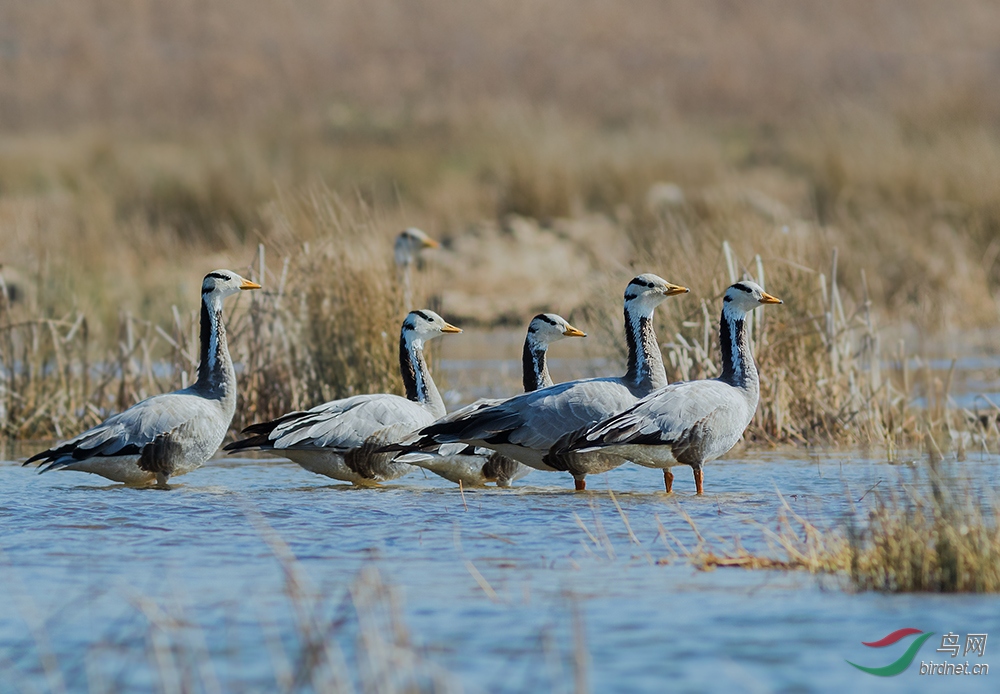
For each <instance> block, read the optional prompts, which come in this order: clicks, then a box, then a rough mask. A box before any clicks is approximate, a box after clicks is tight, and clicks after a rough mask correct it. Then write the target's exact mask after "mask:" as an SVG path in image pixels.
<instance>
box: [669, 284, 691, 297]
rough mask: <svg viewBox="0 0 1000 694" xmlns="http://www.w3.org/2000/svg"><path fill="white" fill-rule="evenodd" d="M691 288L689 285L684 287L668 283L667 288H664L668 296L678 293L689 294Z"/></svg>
mask: <svg viewBox="0 0 1000 694" xmlns="http://www.w3.org/2000/svg"><path fill="white" fill-rule="evenodd" d="M689 291H691V290H690V289H688V288H687V287H682V286H680V285H679V284H669V283H668V284H667V288H666V289H664V290H663V293H664V294H665V295H666V296H675V295H677V294H687V293H688V292H689Z"/></svg>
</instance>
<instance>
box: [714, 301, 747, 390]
mask: <svg viewBox="0 0 1000 694" xmlns="http://www.w3.org/2000/svg"><path fill="white" fill-rule="evenodd" d="M745 332H746V331H745V323H744V320H743V319H742V318H735V319H732V320H730V319H727V318H726V314H725V313H723V314H722V320H720V321H719V349H720V350H721V352H722V376H721V377H720V378H721V379H722V380H723V381H725V382H726V383H728V384H730V385H733V386H737V387H743V386H744V385H746V380H747V372H748V369H747V364H746V358H747V355H746V353H745V350H746V349H749V345H747V344H746V334H745Z"/></svg>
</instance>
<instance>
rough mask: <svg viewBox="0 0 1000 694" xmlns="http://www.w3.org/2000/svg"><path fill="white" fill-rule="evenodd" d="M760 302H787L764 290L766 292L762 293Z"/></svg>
mask: <svg viewBox="0 0 1000 694" xmlns="http://www.w3.org/2000/svg"><path fill="white" fill-rule="evenodd" d="M760 303H762V304H783V303H785V302H784V301H782V300H781V299H779V298H778V297H776V296H771V295H770V294H768V293H767V292H764V293H762V294H761V295H760Z"/></svg>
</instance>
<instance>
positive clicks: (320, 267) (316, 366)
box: [0, 0, 1000, 447]
mask: <svg viewBox="0 0 1000 694" xmlns="http://www.w3.org/2000/svg"><path fill="white" fill-rule="evenodd" d="M112 5H113V3H109V2H107V1H106V0H87V1H85V2H78V3H70V2H68V1H67V2H53V3H41V4H39V3H29V4H27V5H23V6H21V5H17V6H15V5H9V6H5V7H3V8H0V76H2V77H3V78H4V79H0V124H3V125H4V126H5V127H6V129H5V131H4V133H3V134H2V135H0V153H2V155H3V156H0V260H2V263H3V273H4V277H5V278H6V279H7V281H8V282H10V283H11V285H12V286H14V285H16V286H17V287H18V288H19V290H20V291H21V297H20V300H19V301H18V302H16V303H14V304H12V305H10V306H5V307H3V312H2V314H0V321H2V322H0V331H3V335H4V336H5V337H4V339H5V340H6V342H5V343H4V346H3V347H2V350H0V367H2V376H3V378H4V379H5V383H6V385H5V388H6V390H5V391H4V392H3V393H2V396H3V399H4V401H5V403H6V404H5V405H4V409H3V412H2V415H3V416H2V417H0V420H2V421H3V425H2V426H3V430H4V431H5V432H6V433H7V434H8V435H15V436H20V437H23V436H49V435H68V434H70V433H73V432H74V431H76V430H78V429H80V428H82V427H83V426H85V425H87V424H89V423H93V420H94V418H95V417H97V416H99V414H102V413H106V412H108V411H110V410H112V409H120V408H121V407H124V406H127V405H128V404H130V403H131V402H132V401H134V399H135V398H137V397H139V396H140V395H141V394H151V393H153V392H159V391H160V390H162V389H165V388H168V387H172V386H175V385H178V384H180V383H182V382H183V378H184V377H183V376H182V374H183V373H185V372H186V371H187V370H189V369H190V368H191V364H190V359H189V357H190V355H191V354H192V353H193V352H192V345H191V343H190V339H189V338H190V335H191V332H190V324H189V321H188V316H189V313H188V308H187V307H189V306H190V304H191V302H192V294H191V288H192V287H194V286H195V284H196V282H197V281H198V280H199V278H200V277H201V275H203V274H204V272H206V271H207V270H210V269H212V268H214V267H219V266H229V267H234V268H235V269H240V268H246V267H248V266H251V265H257V264H258V252H257V248H258V245H259V244H263V245H264V247H265V251H266V260H267V265H268V267H267V268H265V269H266V270H267V273H266V275H267V276H266V277H265V278H264V279H265V286H266V287H267V290H268V292H269V293H268V294H266V295H264V296H261V297H257V298H255V299H254V300H253V302H252V310H251V311H249V312H247V313H246V317H245V321H244V322H242V323H241V322H237V323H234V327H235V328H236V330H235V331H234V332H235V333H239V334H234V340H233V341H232V346H233V349H234V352H235V353H237V358H238V359H239V360H240V361H241V363H242V364H243V367H244V371H243V383H244V384H245V385H242V384H241V393H242V395H243V398H242V401H241V405H240V414H239V415H238V423H240V424H242V423H245V422H246V421H248V420H250V419H254V418H257V417H261V416H269V415H271V414H277V413H279V412H280V411H281V410H282V409H287V408H292V407H302V406H307V405H310V404H314V403H315V402H318V401H320V400H323V399H326V398H328V397H333V396H337V395H346V394H350V393H354V392H360V391H364V390H376V389H378V390H392V389H395V388H397V387H398V385H397V384H396V380H395V379H396V376H395V355H394V347H393V344H392V343H393V340H385V339H383V338H382V337H381V335H382V332H385V333H386V334H387V335H389V336H390V337H391V336H392V335H393V334H394V333H395V330H396V323H397V321H398V318H399V316H400V315H401V313H402V308H403V307H401V306H400V305H399V301H398V297H397V294H398V289H397V288H396V287H395V286H394V285H393V284H392V283H391V281H390V279H389V278H391V277H392V274H391V273H387V272H386V270H387V269H388V270H391V268H387V257H388V256H387V254H386V255H381V253H382V252H383V250H385V249H386V248H387V243H388V242H387V240H388V238H389V237H390V236H391V234H393V233H395V232H396V231H398V230H399V229H400V228H402V227H404V226H409V225H416V226H420V227H423V228H425V229H426V230H427V231H429V232H431V233H432V235H434V236H436V237H439V238H442V239H444V240H445V241H447V242H448V243H447V245H448V246H449V252H450V253H451V255H448V256H444V257H447V258H448V260H449V262H450V263H451V264H452V267H451V268H444V271H443V272H439V273H437V274H436V275H433V276H432V279H430V280H427V281H426V282H425V284H424V286H423V288H422V289H423V290H424V294H423V296H425V297H427V299H428V300H429V301H430V300H432V299H433V300H435V301H439V302H440V304H435V305H436V306H438V305H439V307H440V308H441V309H442V310H444V311H445V312H451V313H452V314H453V315H457V316H461V317H467V318H469V319H470V321H471V320H475V321H477V322H479V323H482V324H487V325H489V324H499V323H512V322H518V323H520V322H521V321H523V320H525V319H527V317H528V316H530V315H531V313H533V312H537V311H538V310H546V309H549V308H551V307H553V304H554V305H555V306H554V307H555V308H556V310H560V311H562V312H564V313H568V314H572V313H573V312H574V311H579V310H582V309H586V315H585V316H583V317H581V319H580V322H583V323H586V322H588V321H589V322H590V323H591V324H590V325H589V326H587V327H588V328H589V330H590V331H591V332H594V333H596V334H598V335H604V339H602V340H601V342H602V343H603V344H602V345H599V349H598V350H597V351H599V352H601V353H604V354H614V353H615V350H616V349H619V345H620V344H621V340H620V338H619V336H618V335H619V328H618V323H617V321H618V320H619V315H618V314H619V312H620V308H619V307H618V305H617V298H618V296H619V295H620V291H621V289H620V288H621V286H622V285H623V284H624V282H625V281H627V279H628V277H629V276H630V275H632V274H634V273H635V272H639V271H654V272H657V273H658V274H661V275H663V276H665V277H667V278H668V279H670V280H671V281H675V282H680V283H683V284H687V285H689V286H691V287H692V289H693V294H692V295H691V297H688V298H685V299H683V300H678V301H677V302H673V303H672V304H671V306H670V307H669V308H667V309H665V310H664V311H662V312H661V314H662V322H661V326H660V330H661V332H660V334H661V336H662V337H664V338H666V340H667V341H668V342H670V345H668V347H667V348H666V354H667V356H668V358H669V360H670V370H671V377H672V378H674V379H679V378H702V377H706V376H712V375H714V374H715V358H716V357H715V346H714V337H713V335H714V326H713V323H714V320H715V314H716V313H717V306H716V302H717V299H718V297H719V295H720V294H721V291H722V288H723V287H724V286H725V285H726V284H728V283H729V282H730V281H731V280H732V279H733V278H734V276H739V275H742V274H744V273H747V274H749V275H751V276H758V279H761V278H760V277H759V275H760V274H761V270H763V271H765V272H766V277H764V278H763V279H765V280H766V284H767V286H768V288H769V289H771V290H772V291H773V292H774V293H777V294H779V295H781V296H783V298H785V299H786V305H785V306H784V307H781V308H780V309H778V310H773V311H770V312H768V313H766V314H764V315H762V316H761V323H760V324H759V325H758V328H759V329H758V330H757V332H756V333H755V342H756V346H757V348H758V349H757V355H758V359H759V360H760V366H761V371H762V374H763V385H762V389H763V390H762V399H761V407H760V414H759V416H758V418H757V420H756V421H755V423H754V426H753V429H752V430H751V436H752V438H754V439H756V440H759V441H762V442H767V443H771V442H796V443H802V442H810V443H811V442H816V441H820V440H822V441H832V442H844V443H871V442H875V443H884V444H887V445H890V446H901V445H907V444H909V443H912V442H913V441H914V440H916V438H918V437H919V436H921V435H922V432H925V431H931V432H932V433H933V434H934V436H935V437H936V438H937V439H938V440H939V442H940V443H941V445H943V446H945V447H947V446H950V445H953V443H954V442H957V441H959V440H961V441H963V442H967V443H972V442H971V441H967V439H968V437H967V436H965V435H964V434H965V433H966V432H967V431H968V432H971V433H972V434H974V435H977V436H978V435H979V432H978V431H976V430H975V428H974V427H970V426H969V425H968V424H967V422H968V421H969V420H970V418H969V417H967V416H966V415H965V413H961V412H955V411H954V410H953V409H952V408H949V407H947V404H948V398H947V395H948V383H947V382H941V383H935V382H934V381H935V379H938V380H940V378H939V377H938V376H935V375H932V374H931V375H925V374H919V378H918V377H917V375H915V374H911V373H907V372H906V369H905V360H904V359H899V357H900V356H901V355H900V354H899V352H898V349H897V346H896V344H895V342H893V344H886V343H885V335H886V334H887V329H888V330H889V331H895V332H898V331H900V330H902V329H903V328H905V327H908V326H913V327H915V328H916V329H918V330H919V331H922V332H923V333H935V332H937V333H941V332H944V331H954V330H963V329H969V328H981V327H984V326H992V325H993V324H994V323H995V321H996V318H997V304H996V301H995V298H994V297H995V296H996V295H997V294H998V290H1000V262H998V261H1000V242H998V241H997V230H998V229H1000V204H998V203H997V198H996V190H997V189H998V183H1000V164H998V162H1000V133H998V131H997V129H996V127H995V122H996V114H997V113H1000V102H998V101H997V97H996V95H995V93H994V92H995V90H992V89H990V88H988V87H989V85H991V82H990V79H991V76H992V70H991V68H990V66H991V64H992V63H991V62H990V60H991V59H992V58H991V56H992V53H991V51H992V45H991V43H990V37H991V36H992V35H993V33H995V32H994V29H995V27H997V26H998V25H1000V14H998V13H997V11H996V8H994V7H993V5H992V4H990V3H987V2H985V1H984V0H963V2H960V3H957V4H956V3H951V4H949V5H948V6H947V7H945V6H943V5H941V4H940V3H934V2H929V1H923V0H921V1H920V2H901V1H900V2H895V1H894V2H890V3H888V4H886V3H880V8H881V9H880V10H878V11H876V10H874V9H873V8H872V6H871V5H870V3H864V2H854V1H853V0H852V1H851V2H848V3H846V4H845V3H838V4H837V5H836V7H834V6H831V5H829V3H821V2H814V1H812V0H810V1H808V2H805V3H786V2H780V1H778V2H766V3H762V4H761V3H758V4H756V5H755V7H754V9H753V10H749V9H743V8H740V7H736V6H733V5H732V4H731V3H727V2H723V1H722V0H719V1H718V2H716V1H714V0H713V1H712V2H706V3H700V4H698V5H697V7H690V6H689V4H687V3H676V2H667V3H659V2H649V1H648V0H637V1H636V2H634V3H631V4H630V5H629V7H628V9H627V11H626V10H623V9H622V8H621V7H618V6H615V5H614V4H613V3H604V2H585V3H582V4H581V3H572V8H571V7H570V6H569V4H568V3H567V2H566V0H557V1H556V2H555V3H551V2H547V3H545V2H538V1H537V0H523V1H522V2H518V3H515V6H510V5H509V4H506V3H501V4H497V3H474V4H471V5H469V6H467V7H460V8H456V7H455V6H454V4H453V3H442V2H440V1H439V0H420V1H419V2H417V3H399V2H395V1H394V0H378V2H376V3H375V4H374V5H372V4H371V3H367V2H366V3H360V2H357V0H337V1H336V2H323V3H320V2H314V1H312V0H296V2H292V3H271V2H267V3H262V2H258V1H257V0H251V1H250V4H249V5H248V4H247V3H236V2H233V1H232V0H221V1H220V2H215V3H211V4H210V6H203V5H200V4H197V3H195V4H192V3H188V2H179V3H167V2H162V1H161V0H142V1H141V2H137V3H133V4H132V5H130V6H129V7H128V8H127V9H121V8H117V7H114V8H112ZM112 10H113V11H112ZM54 17H59V18H60V21H59V22H55V21H53V18H54ZM56 24H58V25H59V26H60V27H63V28H61V29H59V30H58V31H56V30H54V29H53V28H52V27H53V26H55V25H56ZM928 47H930V49H928ZM845 56H848V57H849V58H847V59H845ZM345 201H346V202H345ZM595 219H597V220H599V221H598V222H597V223H595V222H594V220H595ZM525 229H527V230H528V231H530V236H531V238H532V239H533V240H535V241H538V243H537V244H535V245H533V246H531V249H530V250H529V251H526V252H527V253H530V254H532V255H533V256H534V257H532V258H531V262H530V263H529V262H527V261H526V260H525V255H523V254H522V255H517V254H514V253H513V252H512V253H510V254H507V253H506V252H505V253H502V254H500V253H494V255H493V257H489V258H485V257H484V256H485V254H484V253H480V254H479V255H476V253H475V252H474V250H473V251H470V250H469V249H470V248H473V249H474V248H475V246H476V245H477V244H478V245H479V247H480V249H482V248H489V249H491V251H492V249H504V248H508V249H510V248H513V247H515V246H518V245H522V246H528V245H529V244H526V243H523V241H524V237H523V236H521V235H519V234H520V231H519V230H525ZM484 230H485V231H484ZM489 235H492V236H491V237H490V238H491V239H492V240H494V241H495V240H496V239H497V238H500V239H505V240H506V241H507V242H508V243H507V244H506V246H505V245H504V244H503V243H492V241H491V243H487V242H486V241H483V242H482V243H480V242H479V241H478V240H477V239H484V238H486V237H487V236H489ZM488 240H489V239H488ZM306 243H308V244H309V245H308V250H306V245H305V244H306ZM725 247H728V249H729V251H728V254H727V252H724V250H723V249H724V248H725ZM536 249H538V250H537V252H536ZM522 251H523V249H522ZM442 255H444V254H442ZM758 257H759V261H758ZM487 261H488V262H487ZM570 265H572V267H570ZM536 267H537V268H540V269H542V270H547V269H548V268H553V269H554V271H552V272H551V273H549V272H535V270H534V269H535V268H536ZM526 269H531V272H527V270H526ZM258 270H259V268H258ZM556 270H557V271H556ZM530 275H536V276H537V277H531V276H530ZM567 275H569V276H570V278H571V279H570V280H567ZM282 278H283V279H282ZM305 278H310V279H309V280H308V281H307V280H306V279H305ZM578 278H585V280H579V279H578ZM511 288H514V289H516V291H511ZM484 294H488V295H489V297H490V298H489V299H487V300H484V299H483V298H482V296H483V295H484ZM359 297H364V303H362V302H361V301H359ZM495 297H501V299H503V300H507V301H508V303H507V304H504V303H503V301H502V300H500V299H496V298H495ZM702 301H704V302H705V303H702ZM449 302H450V303H449ZM174 307H180V309H179V311H175V308H174ZM362 309H365V310H362ZM129 315H131V316H132V318H129ZM80 316H83V318H82V319H81V318H80ZM243 320H244V319H242V318H241V319H238V321H243ZM81 321H82V322H81ZM78 323H79V326H80V327H78V328H77V329H76V330H74V329H73V327H74V326H75V325H77V324H78ZM347 324H350V325H351V327H352V330H354V333H353V334H354V335H356V336H357V341H356V343H355V342H352V340H353V339H354V338H352V337H351V335H352V333H350V332H348V331H347V329H346V326H347ZM164 333H165V334H166V335H168V336H170V340H168V339H167V338H166V337H164V335H163V334H164ZM67 338H71V339H67ZM171 341H172V342H171ZM592 342H597V341H596V340H595V341H592ZM29 352H30V353H29ZM893 360H896V363H897V364H898V368H895V367H893V368H889V369H886V368H883V367H884V366H885V365H886V364H887V363H890V362H892V361H893ZM154 366H155V367H156V368H154ZM67 389H68V391H72V392H69V393H68V392H67ZM918 394H921V395H928V394H933V397H932V398H931V399H932V400H933V402H934V403H936V404H935V405H934V406H933V407H931V408H928V409H917V408H914V407H912V403H913V400H914V398H915V397H916V396H917V395H918ZM955 445H957V443H956V444H955ZM962 445H965V443H963V444H962Z"/></svg>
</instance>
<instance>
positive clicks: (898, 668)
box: [847, 629, 934, 677]
mask: <svg viewBox="0 0 1000 694" xmlns="http://www.w3.org/2000/svg"><path fill="white" fill-rule="evenodd" d="M914 634H921V636H918V637H917V638H916V639H914V640H913V643H911V644H910V647H909V648H907V649H906V652H905V653H903V655H901V656H899V658H898V659H896V660H895V661H894V662H892V663H889V664H888V665H885V666H883V667H865V666H864V665H858V664H857V663H852V662H851V661H850V660H848V661H847V663H848V664H849V665H853V666H854V667H856V668H857V669H859V670H861V672H867V673H868V674H869V675H877V676H879V677H893V676H894V675H898V674H899V673H901V672H903V671H904V670H905V669H906V668H908V667H910V663H912V662H913V659H914V658H916V657H917V651H919V650H920V647H921V646H923V645H924V641H926V640H927V639H929V638H930V637H932V636H934V632H928V633H926V634H925V633H924V632H922V631H920V629H898V630H896V631H894V632H892V633H891V634H889V635H888V636H886V637H884V638H881V639H879V640H878V641H862V642H861V645H863V646H868V647H869V648H884V647H886V646H891V645H892V644H894V643H897V642H899V641H902V640H903V639H905V638H906V637H907V636H913V635H914Z"/></svg>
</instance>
